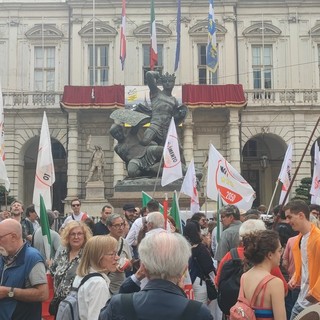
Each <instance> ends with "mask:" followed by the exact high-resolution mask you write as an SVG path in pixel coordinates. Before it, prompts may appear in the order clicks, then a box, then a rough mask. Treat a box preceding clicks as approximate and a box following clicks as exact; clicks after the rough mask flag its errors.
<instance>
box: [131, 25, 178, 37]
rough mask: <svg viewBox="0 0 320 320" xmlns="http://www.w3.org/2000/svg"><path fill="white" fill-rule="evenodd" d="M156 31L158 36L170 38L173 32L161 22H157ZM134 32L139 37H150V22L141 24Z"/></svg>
mask: <svg viewBox="0 0 320 320" xmlns="http://www.w3.org/2000/svg"><path fill="white" fill-rule="evenodd" d="M156 32H157V38H168V37H170V36H171V34H172V31H171V30H170V28H168V27H166V26H164V25H163V24H160V23H156ZM133 34H134V35H135V36H136V37H137V38H145V37H150V34H151V30H150V23H145V24H143V25H142V26H139V27H138V28H136V29H135V30H134V31H133Z"/></svg>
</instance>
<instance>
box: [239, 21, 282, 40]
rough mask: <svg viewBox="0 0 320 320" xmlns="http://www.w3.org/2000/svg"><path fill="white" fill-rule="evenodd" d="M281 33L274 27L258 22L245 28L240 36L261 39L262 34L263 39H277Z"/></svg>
mask: <svg viewBox="0 0 320 320" xmlns="http://www.w3.org/2000/svg"><path fill="white" fill-rule="evenodd" d="M281 32H282V31H281V30H280V29H279V28H278V27H276V26H274V25H273V24H271V23H267V22H265V23H262V22H259V23H255V24H253V25H251V26H250V27H248V28H246V29H245V30H244V31H243V33H242V34H243V35H244V36H245V37H248V38H252V37H259V38H261V36H262V34H263V36H264V37H265V38H274V37H279V36H280V34H281Z"/></svg>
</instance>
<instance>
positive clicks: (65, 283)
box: [49, 221, 92, 315]
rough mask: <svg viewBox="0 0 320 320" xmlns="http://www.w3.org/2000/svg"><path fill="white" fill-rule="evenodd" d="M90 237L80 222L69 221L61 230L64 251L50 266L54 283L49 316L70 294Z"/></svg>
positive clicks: (85, 227) (53, 313) (88, 231)
mask: <svg viewBox="0 0 320 320" xmlns="http://www.w3.org/2000/svg"><path fill="white" fill-rule="evenodd" d="M91 237H92V233H91V230H90V228H89V227H88V226H87V225H86V224H85V223H84V222H81V221H71V222H69V223H68V224H67V225H66V227H65V228H64V229H63V230H62V232H61V244H62V246H63V247H64V249H63V250H61V251H60V252H59V253H58V255H57V257H55V259H54V260H53V262H52V264H51V266H50V272H51V274H52V275H53V282H54V297H53V300H52V301H51V304H50V310H49V312H50V314H52V315H55V314H56V312H57V311H58V306H59V303H60V301H62V300H63V299H64V298H65V297H66V296H67V295H68V293H69V292H70V289H71V286H72V282H73V280H74V278H75V276H76V270H77V268H78V265H79V262H80V259H81V255H82V251H83V248H84V246H85V244H86V242H87V241H88V240H89V239H90V238H91Z"/></svg>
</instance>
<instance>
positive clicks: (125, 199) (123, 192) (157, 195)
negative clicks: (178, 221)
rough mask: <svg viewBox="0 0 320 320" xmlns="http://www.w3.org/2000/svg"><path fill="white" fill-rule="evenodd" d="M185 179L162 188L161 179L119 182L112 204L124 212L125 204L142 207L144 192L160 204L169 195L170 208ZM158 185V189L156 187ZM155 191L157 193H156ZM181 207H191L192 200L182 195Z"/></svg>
mask: <svg viewBox="0 0 320 320" xmlns="http://www.w3.org/2000/svg"><path fill="white" fill-rule="evenodd" d="M182 181H183V179H179V180H176V181H174V182H173V183H170V184H168V185H166V186H165V187H161V178H158V179H157V178H136V179H129V178H127V179H124V180H122V181H118V183H117V184H116V185H115V187H114V195H113V198H112V199H110V203H111V204H112V205H113V206H114V208H117V209H118V210H120V209H121V210H122V206H123V205H124V204H125V203H134V204H135V205H136V206H137V207H141V203H142V191H144V192H146V193H147V194H148V195H150V196H151V197H153V198H154V199H156V200H158V201H159V202H160V203H162V202H163V200H164V199H165V195H166V194H167V196H168V199H169V206H170V205H171V200H172V197H173V192H174V191H175V190H176V191H177V192H178V193H179V192H180V190H181V184H182ZM155 184H156V188H155V187H154V186H155ZM154 189H155V192H154ZM179 204H180V206H181V205H183V206H189V207H190V198H189V197H188V196H185V195H184V194H181V195H180V199H179Z"/></svg>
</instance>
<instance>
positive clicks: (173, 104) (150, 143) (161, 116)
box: [110, 71, 187, 178]
mask: <svg viewBox="0 0 320 320" xmlns="http://www.w3.org/2000/svg"><path fill="white" fill-rule="evenodd" d="M146 79H147V83H148V86H149V89H150V100H151V108H149V107H148V106H143V105H138V106H136V107H135V108H134V110H129V109H125V110H123V109H118V110H115V111H114V112H113V113H112V114H111V116H110V117H111V118H112V119H114V120H115V122H116V123H117V124H114V125H112V127H111V129H110V134H111V135H112V136H113V137H114V138H115V139H116V140H117V141H118V144H117V145H116V146H115V148H114V150H115V152H116V153H117V154H118V155H119V156H120V158H121V159H122V160H123V161H124V162H125V163H126V167H127V171H128V176H129V177H130V178H135V177H140V176H149V177H150V176H151V177H155V176H157V174H158V170H159V166H160V162H161V157H162V154H163V146H164V144H165V141H166V138H167V133H168V129H169V125H170V121H171V118H172V117H174V120H175V122H176V125H179V124H180V123H181V122H182V121H183V120H184V119H185V117H186V114H187V107H186V106H184V105H181V106H179V104H178V101H177V99H176V98H175V97H174V96H172V90H173V88H174V85H175V75H174V74H172V75H170V74H169V73H168V72H167V73H166V74H164V75H162V76H160V74H159V72H157V71H148V72H147V73H146ZM157 80H160V81H161V83H162V86H163V90H160V89H159V88H158V86H157ZM148 120H149V121H150V126H149V127H148V128H147V129H145V131H144V132H143V133H141V131H142V130H143V129H142V126H143V124H145V123H146V122H147V121H148ZM119 122H120V123H128V124H130V125H131V126H132V127H131V128H130V129H129V130H128V133H125V132H124V128H123V126H122V125H121V124H119ZM140 133H141V135H140ZM180 155H181V161H182V162H183V163H184V164H185V161H184V157H183V152H182V148H180ZM183 167H184V168H185V166H183ZM184 171H185V170H184ZM159 172H161V168H160V171H159Z"/></svg>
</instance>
